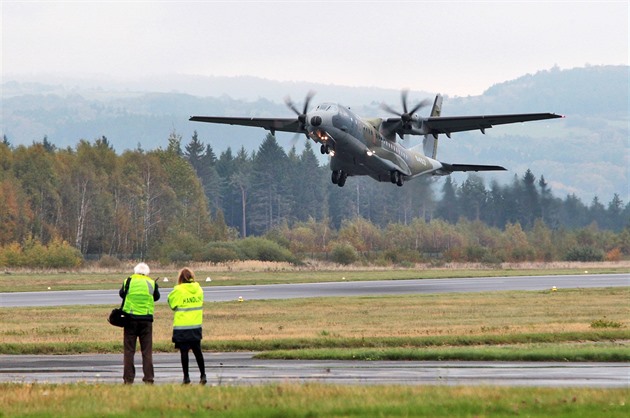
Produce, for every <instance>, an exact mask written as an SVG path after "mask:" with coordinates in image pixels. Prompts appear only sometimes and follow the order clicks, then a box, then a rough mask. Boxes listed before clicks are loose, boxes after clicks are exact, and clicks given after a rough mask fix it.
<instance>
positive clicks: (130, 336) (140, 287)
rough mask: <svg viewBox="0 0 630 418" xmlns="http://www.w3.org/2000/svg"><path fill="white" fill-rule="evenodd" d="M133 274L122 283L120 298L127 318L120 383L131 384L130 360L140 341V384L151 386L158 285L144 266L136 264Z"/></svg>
mask: <svg viewBox="0 0 630 418" xmlns="http://www.w3.org/2000/svg"><path fill="white" fill-rule="evenodd" d="M133 272H134V274H132V275H131V276H130V277H129V278H127V279H126V280H125V282H124V283H123V287H122V288H121V289H120V292H119V294H120V297H121V298H123V299H124V300H125V303H124V304H123V311H125V312H126V313H127V314H128V315H127V318H128V321H127V324H126V325H125V328H124V337H123V346H124V363H123V365H124V367H123V380H124V382H125V384H132V383H133V381H134V379H135V377H136V368H135V366H134V362H133V358H134V355H135V353H136V342H137V340H140V351H141V352H142V371H143V373H144V376H143V378H142V381H143V382H145V383H148V384H152V383H153V380H154V377H155V376H154V372H153V310H154V306H155V301H157V300H159V299H160V290H159V289H158V284H157V283H156V282H155V280H153V279H152V278H150V277H149V273H150V272H151V271H150V269H149V266H148V265H146V264H145V263H139V264H138V265H136V267H134V269H133Z"/></svg>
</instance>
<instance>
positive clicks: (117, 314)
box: [107, 277, 131, 328]
mask: <svg viewBox="0 0 630 418" xmlns="http://www.w3.org/2000/svg"><path fill="white" fill-rule="evenodd" d="M130 280H131V277H127V281H126V282H125V296H124V297H123V300H122V303H121V304H120V308H114V309H112V311H111V312H110V314H109V317H108V318H107V322H109V323H110V324H112V325H113V326H115V327H121V328H122V327H124V326H125V325H127V319H128V318H127V312H125V311H123V309H122V308H123V306H125V298H126V297H127V292H128V291H129V281H130Z"/></svg>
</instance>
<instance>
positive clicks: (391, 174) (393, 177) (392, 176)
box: [389, 171, 398, 184]
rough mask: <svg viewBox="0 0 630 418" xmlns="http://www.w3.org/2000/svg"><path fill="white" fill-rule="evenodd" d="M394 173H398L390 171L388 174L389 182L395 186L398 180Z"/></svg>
mask: <svg viewBox="0 0 630 418" xmlns="http://www.w3.org/2000/svg"><path fill="white" fill-rule="evenodd" d="M396 173H398V172H397V171H392V172H391V173H389V181H391V182H392V184H396V181H397V180H398V179H397V178H396V177H397V175H396Z"/></svg>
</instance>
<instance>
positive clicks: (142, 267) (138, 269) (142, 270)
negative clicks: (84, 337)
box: [133, 263, 151, 276]
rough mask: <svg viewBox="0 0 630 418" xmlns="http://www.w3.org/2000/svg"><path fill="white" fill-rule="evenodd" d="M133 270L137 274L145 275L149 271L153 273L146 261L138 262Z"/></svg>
mask: <svg viewBox="0 0 630 418" xmlns="http://www.w3.org/2000/svg"><path fill="white" fill-rule="evenodd" d="M133 272H134V273H136V274H143V275H145V276H148V275H149V273H151V270H150V269H149V266H147V264H146V263H138V265H137V266H135V267H134V268H133Z"/></svg>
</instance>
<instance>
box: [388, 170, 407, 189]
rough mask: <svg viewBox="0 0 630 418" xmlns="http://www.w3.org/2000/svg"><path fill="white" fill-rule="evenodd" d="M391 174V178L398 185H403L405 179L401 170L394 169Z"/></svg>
mask: <svg viewBox="0 0 630 418" xmlns="http://www.w3.org/2000/svg"><path fill="white" fill-rule="evenodd" d="M389 176H390V177H389V180H390V181H391V182H392V183H393V184H396V185H397V186H398V187H401V186H402V185H403V183H404V181H405V179H404V178H403V175H402V173H401V172H400V171H392V172H390V173H389Z"/></svg>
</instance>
